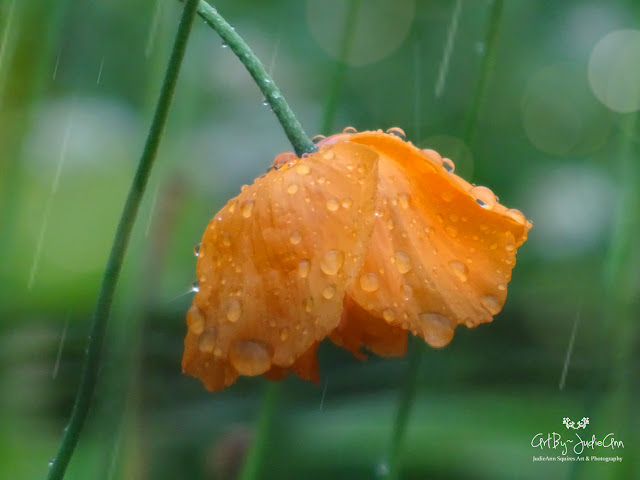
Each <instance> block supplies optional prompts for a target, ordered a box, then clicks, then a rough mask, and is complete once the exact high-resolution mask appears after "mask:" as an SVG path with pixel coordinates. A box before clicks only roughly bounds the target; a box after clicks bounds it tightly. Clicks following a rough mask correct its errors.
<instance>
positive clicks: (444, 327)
mask: <svg viewBox="0 0 640 480" xmlns="http://www.w3.org/2000/svg"><path fill="white" fill-rule="evenodd" d="M419 318H420V323H421V324H422V334H423V335H424V339H425V340H426V341H427V343H428V344H429V345H431V346H433V347H436V348H440V347H444V346H445V345H446V344H448V343H449V342H450V341H451V339H452V338H453V328H451V322H450V321H449V319H448V318H447V317H445V316H444V315H441V314H439V313H433V312H428V313H421V314H420V315H419Z"/></svg>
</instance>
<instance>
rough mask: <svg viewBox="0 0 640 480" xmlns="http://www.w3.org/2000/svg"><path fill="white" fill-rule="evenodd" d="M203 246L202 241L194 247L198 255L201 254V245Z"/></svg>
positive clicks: (194, 251)
mask: <svg viewBox="0 0 640 480" xmlns="http://www.w3.org/2000/svg"><path fill="white" fill-rule="evenodd" d="M201 246H202V243H197V244H196V245H195V246H194V247H193V254H194V255H195V256H196V257H197V256H198V255H200V247H201Z"/></svg>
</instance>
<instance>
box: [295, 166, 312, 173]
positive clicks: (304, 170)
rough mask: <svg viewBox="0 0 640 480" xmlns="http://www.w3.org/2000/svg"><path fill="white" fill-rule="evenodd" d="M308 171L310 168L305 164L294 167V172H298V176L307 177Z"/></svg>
mask: <svg viewBox="0 0 640 480" xmlns="http://www.w3.org/2000/svg"><path fill="white" fill-rule="evenodd" d="M310 171H311V168H310V167H309V165H307V164H306V163H300V164H298V165H296V172H298V173H299V174H300V175H308V174H309V172H310Z"/></svg>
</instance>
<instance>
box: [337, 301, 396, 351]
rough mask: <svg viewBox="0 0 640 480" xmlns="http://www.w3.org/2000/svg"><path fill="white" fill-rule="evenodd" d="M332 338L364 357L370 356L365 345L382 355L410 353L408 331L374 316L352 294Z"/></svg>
mask: <svg viewBox="0 0 640 480" xmlns="http://www.w3.org/2000/svg"><path fill="white" fill-rule="evenodd" d="M329 338H330V339H331V341H333V343H335V344H336V345H339V346H341V347H344V348H346V349H347V350H349V351H350V352H351V353H353V355H354V356H356V357H357V358H359V359H360V360H365V359H366V355H364V354H363V353H362V352H361V348H362V347H366V348H367V349H368V350H369V351H371V352H373V353H375V354H376V355H380V356H381V357H394V356H402V355H404V354H405V353H407V332H405V331H404V330H402V329H401V328H398V327H393V326H391V325H389V324H388V323H387V322H386V321H385V320H384V319H382V318H379V317H374V316H373V315H372V314H370V313H369V312H367V311H366V310H365V309H364V308H362V307H361V306H360V305H358V304H357V303H356V302H355V301H354V300H353V299H352V298H351V297H350V296H349V295H346V296H345V298H344V311H343V313H342V320H341V322H340V325H338V328H336V329H335V330H334V331H333V332H332V333H331V334H330V335H329Z"/></svg>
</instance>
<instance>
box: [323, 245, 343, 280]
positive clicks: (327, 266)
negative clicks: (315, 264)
mask: <svg viewBox="0 0 640 480" xmlns="http://www.w3.org/2000/svg"><path fill="white" fill-rule="evenodd" d="M343 264H344V252H343V251H341V250H329V251H328V252H327V253H325V254H324V257H322V260H321V262H320V269H321V270H322V271H323V272H324V273H325V274H327V275H337V274H338V272H339V271H340V269H341V268H342V265H343Z"/></svg>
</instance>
